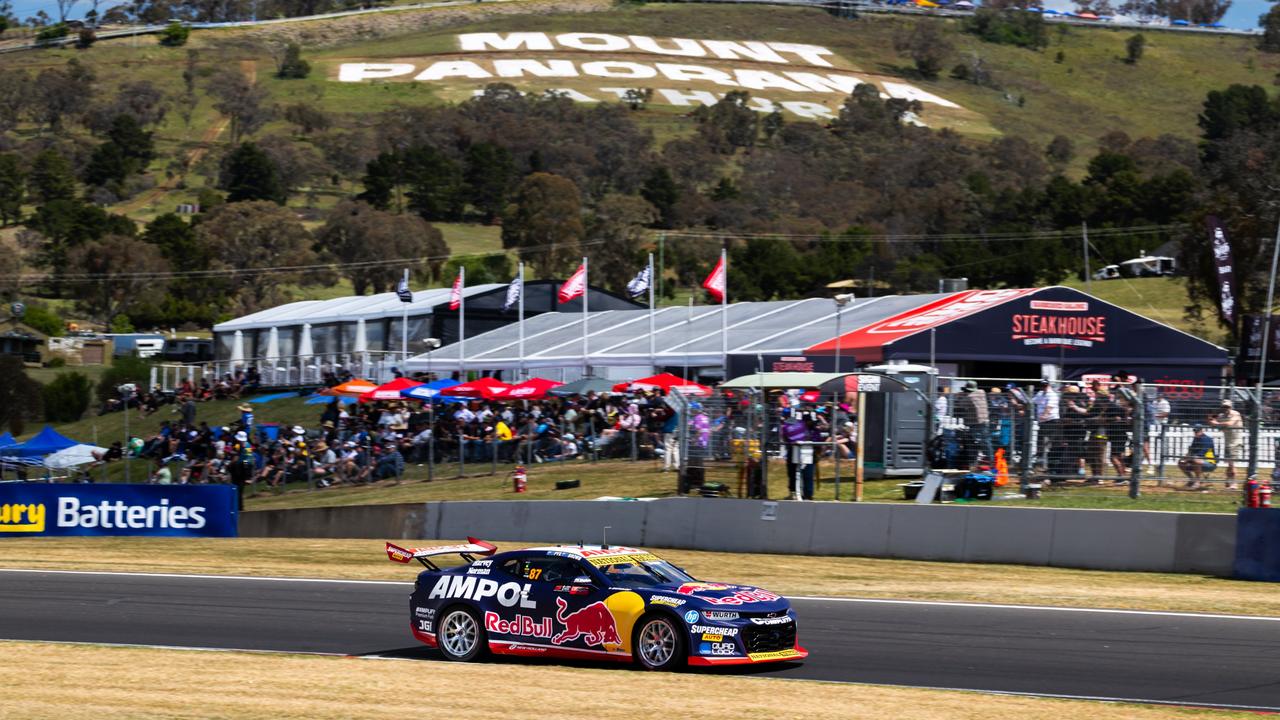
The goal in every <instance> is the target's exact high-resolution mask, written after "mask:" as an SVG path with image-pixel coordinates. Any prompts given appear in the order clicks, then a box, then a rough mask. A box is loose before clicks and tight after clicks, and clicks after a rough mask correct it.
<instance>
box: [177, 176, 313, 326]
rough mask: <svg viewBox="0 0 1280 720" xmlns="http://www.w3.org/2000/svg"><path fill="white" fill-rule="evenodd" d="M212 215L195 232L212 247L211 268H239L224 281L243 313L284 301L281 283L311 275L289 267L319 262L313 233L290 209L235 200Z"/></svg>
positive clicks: (268, 203)
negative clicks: (280, 289)
mask: <svg viewBox="0 0 1280 720" xmlns="http://www.w3.org/2000/svg"><path fill="white" fill-rule="evenodd" d="M207 215H208V217H206V218H205V220H204V221H203V222H201V223H200V225H199V226H198V227H197V228H196V236H197V237H198V238H199V240H200V242H201V244H202V245H204V246H205V247H207V248H208V249H209V255H210V258H211V260H210V263H209V265H210V268H211V269H214V270H220V269H225V270H238V271H240V272H238V273H237V274H234V275H232V276H230V277H229V278H228V279H227V280H226V281H225V283H226V289H227V291H228V292H229V294H231V295H232V296H233V297H234V298H235V305H236V307H235V310H236V311H237V312H238V313H241V314H243V313H249V312H253V311H255V310H259V309H261V308H263V307H267V306H268V305H271V304H273V303H274V302H275V301H276V300H279V299H281V296H280V293H279V290H278V288H279V286H280V285H283V284H287V283H294V282H301V281H303V280H304V279H306V278H307V277H308V275H309V273H308V272H306V271H302V270H291V269H290V268H294V267H297V266H303V265H314V264H315V263H316V262H317V260H318V258H317V256H316V253H315V251H314V249H313V244H314V241H313V239H312V237H311V233H309V232H307V229H306V228H304V227H303V226H302V223H301V222H299V221H298V218H297V216H296V215H295V214H294V213H293V211H291V210H289V209H287V208H283V207H280V206H279V205H276V204H274V203H270V202H265V201H246V202H234V203H227V204H226V205H223V206H221V207H218V208H216V209H214V210H212V211H210V212H209V213H207Z"/></svg>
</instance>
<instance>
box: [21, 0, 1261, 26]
mask: <svg viewBox="0 0 1280 720" xmlns="http://www.w3.org/2000/svg"><path fill="white" fill-rule="evenodd" d="M12 2H13V12H14V14H15V15H17V16H18V17H20V18H25V17H27V16H29V15H34V14H35V13H36V11H37V10H44V11H45V12H46V13H48V14H49V17H52V18H56V17H57V16H58V4H57V3H56V2H54V0H12ZM116 4H118V3H117V2H112V1H111V0H104V2H102V3H101V5H100V10H105V9H106V8H108V7H111V6H112V5H116ZM1045 6H1046V7H1051V8H1054V9H1060V10H1066V9H1070V8H1071V3H1070V2H1069V1H1067V0H1047V2H1045ZM1270 6H1271V3H1270V2H1269V0H1234V2H1232V3H1231V9H1230V10H1228V11H1227V16H1226V17H1225V18H1223V20H1222V23H1223V24H1224V25H1226V26H1227V27H1235V28H1254V27H1257V26H1258V16H1259V15H1261V14H1263V13H1265V12H1266V11H1267V10H1268V9H1270ZM89 7H90V6H89V3H88V2H85V1H84V0H81V2H80V3H79V4H77V5H76V7H75V8H73V9H72V12H71V14H70V17H71V18H72V19H75V18H79V17H81V16H83V15H84V13H85V11H87V10H88V9H89Z"/></svg>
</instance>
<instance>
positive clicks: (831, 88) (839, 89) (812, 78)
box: [786, 72, 864, 95]
mask: <svg viewBox="0 0 1280 720" xmlns="http://www.w3.org/2000/svg"><path fill="white" fill-rule="evenodd" d="M786 76H787V77H789V78H791V79H792V80H795V81H796V82H798V83H800V84H801V85H804V86H805V87H807V88H809V89H810V90H812V91H814V92H820V93H829V92H836V93H840V94H841V95H848V94H849V93H851V92H853V89H854V88H856V87H858V86H859V85H862V84H864V83H863V81H861V80H859V79H858V78H856V77H854V76H852V75H818V74H817V73H807V72H789V73H786Z"/></svg>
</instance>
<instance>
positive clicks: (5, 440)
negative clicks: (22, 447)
mask: <svg viewBox="0 0 1280 720" xmlns="http://www.w3.org/2000/svg"><path fill="white" fill-rule="evenodd" d="M17 444H18V441H17V440H14V439H13V435H10V434H9V433H8V432H4V433H0V450H3V449H4V448H7V447H10V446H12V445H17Z"/></svg>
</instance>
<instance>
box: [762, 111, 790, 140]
mask: <svg viewBox="0 0 1280 720" xmlns="http://www.w3.org/2000/svg"><path fill="white" fill-rule="evenodd" d="M786 123H787V120H786V118H785V117H783V115H782V111H781V110H779V109H777V108H774V109H773V112H771V113H769V114H768V115H765V116H764V122H762V123H760V129H761V130H763V131H764V139H765V140H766V141H768V142H773V138H774V136H775V135H777V134H778V132H779V131H781V130H782V128H783V126H784V125H786Z"/></svg>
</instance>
